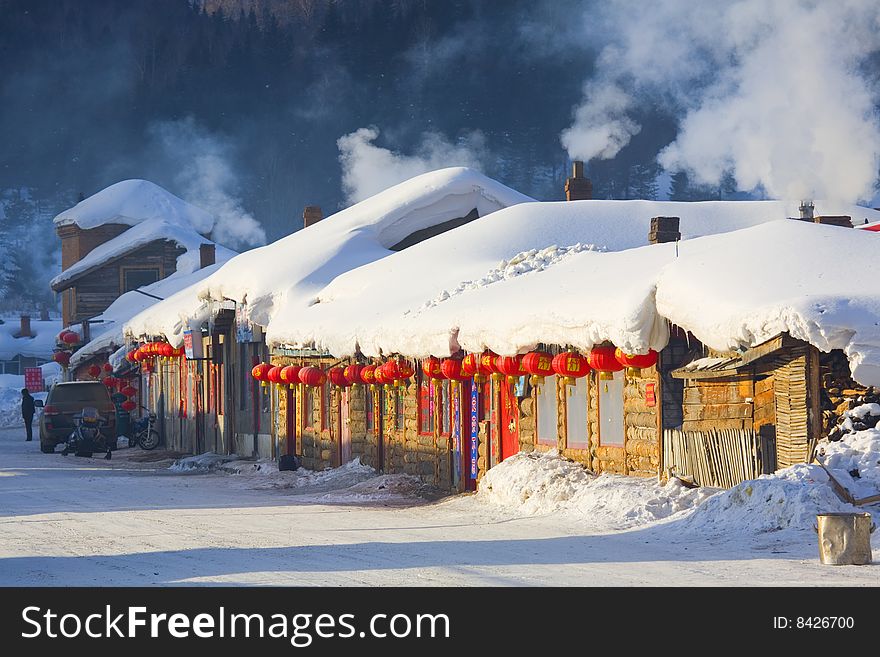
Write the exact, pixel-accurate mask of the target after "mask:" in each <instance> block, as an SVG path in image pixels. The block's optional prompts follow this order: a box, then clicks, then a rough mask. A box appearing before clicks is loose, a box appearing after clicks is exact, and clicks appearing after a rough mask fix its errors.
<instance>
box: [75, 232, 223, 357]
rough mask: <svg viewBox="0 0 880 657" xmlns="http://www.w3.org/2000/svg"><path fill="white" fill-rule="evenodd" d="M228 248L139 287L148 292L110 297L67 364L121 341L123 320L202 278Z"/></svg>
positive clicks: (108, 348)
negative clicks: (204, 262) (204, 263)
mask: <svg viewBox="0 0 880 657" xmlns="http://www.w3.org/2000/svg"><path fill="white" fill-rule="evenodd" d="M229 253H231V252H228V249H224V253H223V260H222V261H220V262H217V263H216V264H213V265H211V266H209V267H204V268H202V269H197V270H195V271H193V272H188V273H182V272H180V271H178V272H177V273H175V274H172V275H171V276H169V277H168V278H163V279H162V280H161V281H157V282H156V283H153V284H152V285H147V286H145V287H142V288H140V289H141V290H143V291H144V292H147V293H148V294H150V295H152V296H146V295H144V294H140V293H139V292H134V291H132V292H126V293H125V294H123V295H122V296H120V297H119V298H118V299H116V301H114V302H113V303H112V304H110V306H109V307H108V308H107V310H105V311H104V312H103V313H101V314H100V315H98V316H97V317H95V318H94V319H95V321H94V322H93V323H92V324H91V325H90V328H91V333H92V340H91V341H90V342H89V343H88V344H86V345H83V346H82V347H81V348H80V349H78V350H77V351H76V352H75V353H74V354H73V356H71V359H70V362H71V365H73V366H76V365H78V364H79V363H81V362H83V361H85V360H88V359H89V358H92V357H93V356H95V355H97V354H102V353H107V352H110V351H113V350H115V349H117V348H119V347H121V346H123V345H124V344H125V339H124V335H123V326H124V325H125V322H127V321H128V320H130V319H131V318H132V317H134V316H135V315H137V314H138V313H140V312H143V311H144V310H146V309H147V308H150V307H151V306H153V305H155V304H157V303H160V302H159V301H157V300H156V299H154V298H152V297H160V298H162V299H167V298H168V297H170V296H172V295H174V294H176V293H177V292H179V291H180V290H182V289H185V288H187V287H189V286H191V285H193V284H195V283H198V282H199V281H201V280H204V279H205V278H207V277H208V276H210V275H211V274H213V273H214V272H216V271H217V270H218V269H220V267H221V266H222V264H223V262H225V261H226V260H228V259H229V257H230V256H229Z"/></svg>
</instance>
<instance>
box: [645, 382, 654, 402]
mask: <svg viewBox="0 0 880 657" xmlns="http://www.w3.org/2000/svg"><path fill="white" fill-rule="evenodd" d="M645 405H646V406H656V405H657V393H656V392H655V384H653V383H646V384H645Z"/></svg>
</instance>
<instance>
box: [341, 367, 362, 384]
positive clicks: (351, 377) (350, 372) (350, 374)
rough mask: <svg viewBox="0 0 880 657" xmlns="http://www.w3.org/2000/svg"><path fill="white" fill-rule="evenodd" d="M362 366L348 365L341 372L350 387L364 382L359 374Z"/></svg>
mask: <svg viewBox="0 0 880 657" xmlns="http://www.w3.org/2000/svg"><path fill="white" fill-rule="evenodd" d="M363 370H364V366H363V365H358V364H353V365H348V366H346V368H345V369H344V370H342V374H343V375H344V376H345V378H346V380H347V381H348V382H349V383H351V384H352V385H354V384H356V383H363V382H364V380H363V379H362V378H361V372H363Z"/></svg>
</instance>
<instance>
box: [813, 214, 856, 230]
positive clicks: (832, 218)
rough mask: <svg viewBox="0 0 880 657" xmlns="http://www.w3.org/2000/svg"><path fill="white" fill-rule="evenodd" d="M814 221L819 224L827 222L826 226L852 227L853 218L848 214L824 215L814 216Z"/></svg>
mask: <svg viewBox="0 0 880 657" xmlns="http://www.w3.org/2000/svg"><path fill="white" fill-rule="evenodd" d="M813 221H814V222H816V223H817V224H825V225H826V226H840V227H841V228H852V227H853V224H852V218H851V217H849V216H848V215H845V214H843V215H824V216H818V217H814V218H813Z"/></svg>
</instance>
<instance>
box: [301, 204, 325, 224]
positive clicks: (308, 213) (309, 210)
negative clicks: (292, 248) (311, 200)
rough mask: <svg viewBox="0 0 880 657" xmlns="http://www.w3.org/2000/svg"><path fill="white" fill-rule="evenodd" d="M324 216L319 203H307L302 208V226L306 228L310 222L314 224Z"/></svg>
mask: <svg viewBox="0 0 880 657" xmlns="http://www.w3.org/2000/svg"><path fill="white" fill-rule="evenodd" d="M323 218H324V213H323V212H321V206H320V205H307V206H306V207H305V209H304V210H303V228H308V227H309V226H311V225H312V224H316V223H318V222H319V221H321V219H323Z"/></svg>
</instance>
